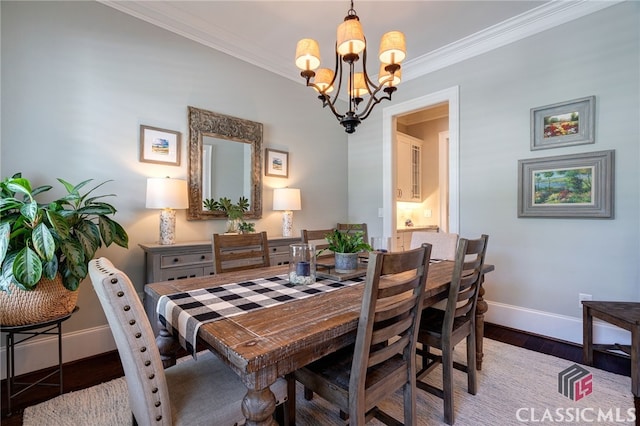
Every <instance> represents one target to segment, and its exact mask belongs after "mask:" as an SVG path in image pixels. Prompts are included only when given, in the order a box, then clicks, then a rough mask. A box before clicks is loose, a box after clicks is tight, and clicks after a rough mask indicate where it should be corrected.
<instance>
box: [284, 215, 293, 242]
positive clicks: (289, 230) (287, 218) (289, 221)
mask: <svg viewBox="0 0 640 426" xmlns="http://www.w3.org/2000/svg"><path fill="white" fill-rule="evenodd" d="M282 236H283V237H292V236H293V212H292V211H291V210H285V211H284V212H283V213H282Z"/></svg>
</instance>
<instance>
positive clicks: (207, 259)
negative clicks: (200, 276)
mask: <svg viewBox="0 0 640 426" xmlns="http://www.w3.org/2000/svg"><path fill="white" fill-rule="evenodd" d="M212 262H213V254H212V253H210V252H208V253H191V254H168V255H163V256H161V257H160V267H161V268H172V267H176V266H186V265H196V264H199V263H207V264H210V263H212Z"/></svg>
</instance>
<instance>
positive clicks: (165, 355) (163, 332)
mask: <svg viewBox="0 0 640 426" xmlns="http://www.w3.org/2000/svg"><path fill="white" fill-rule="evenodd" d="M158 327H159V330H158V336H157V337H156V345H158V350H159V351H160V359H161V360H162V366H163V367H164V368H169V367H171V366H172V365H176V354H177V352H178V349H179V348H180V343H178V341H177V340H176V339H175V338H174V337H173V336H172V335H171V333H169V332H168V331H167V329H166V328H164V326H162V325H161V324H160V323H158Z"/></svg>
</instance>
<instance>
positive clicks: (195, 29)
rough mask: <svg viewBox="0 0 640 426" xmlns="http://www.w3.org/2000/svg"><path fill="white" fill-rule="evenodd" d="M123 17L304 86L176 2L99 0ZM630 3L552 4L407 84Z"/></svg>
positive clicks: (272, 58) (407, 67)
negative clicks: (129, 17) (133, 18)
mask: <svg viewBox="0 0 640 426" xmlns="http://www.w3.org/2000/svg"><path fill="white" fill-rule="evenodd" d="M98 1H99V2H100V3H102V4H104V5H106V6H109V7H112V8H114V9H117V10H119V11H121V12H123V13H126V14H128V15H131V16H134V17H136V18H138V19H141V20H143V21H146V22H149V23H151V24H153V25H156V26H158V27H160V28H163V29H166V30H168V31H171V32H173V33H175V34H178V35H181V36H183V37H186V38H188V39H190V40H193V41H196V42H198V43H200V44H203V45H205V46H208V47H211V48H213V49H215V50H218V51H220V52H223V53H226V54H228V55H230V56H233V57H235V58H237V59H240V60H242V61H244V62H248V63H250V64H252V65H255V66H258V67H260V68H263V69H265V70H267V71H270V72H273V73H275V74H278V75H280V76H282V77H285V78H288V79H290V80H293V81H295V82H296V83H300V84H302V83H303V82H302V79H300V76H299V74H298V72H297V69H295V67H294V66H293V65H292V62H291V61H287V60H286V59H283V58H282V57H280V56H277V55H273V54H269V55H267V54H266V53H267V52H261V51H260V50H258V49H252V43H251V42H250V40H243V39H242V35H241V33H237V34H232V33H230V32H228V31H224V30H222V29H220V28H216V27H212V26H211V25H210V23H208V22H206V21H204V20H203V19H201V18H200V17H197V16H193V15H189V14H187V13H185V12H184V10H182V9H180V8H179V7H175V5H173V4H172V2H162V1H151V2H149V1H127V2H124V1H118V0H98ZM622 1H625V0H571V1H564V0H552V1H549V2H547V3H544V4H542V5H541V6H539V7H537V8H534V9H531V10H529V11H527V12H525V13H522V14H520V15H518V16H515V17H513V18H510V19H507V20H505V21H503V22H501V23H499V24H496V25H494V26H491V27H489V28H486V29H484V30H482V31H479V32H477V33H475V34H472V35H470V36H468V37H465V38H462V39H460V40H458V41H456V42H454V43H451V44H449V45H447V46H443V47H442V48H439V49H436V50H434V51H432V52H430V53H428V54H426V55H422V56H420V57H417V58H414V59H411V60H408V61H406V62H405V63H404V64H403V66H402V74H403V80H404V81H409V80H412V79H415V78H418V77H420V76H423V75H426V74H429V73H432V72H434V71H437V70H439V69H442V68H445V67H448V66H450V65H453V64H456V63H458V62H461V61H464V60H466V59H470V58H473V57H475V56H478V55H481V54H483V53H487V52H489V51H491V50H494V49H497V48H500V47H503V46H506V45H508V44H510V43H514V42H516V41H518V40H522V39H524V38H526V37H530V36H532V35H534V34H537V33H540V32H542V31H545V30H548V29H550V28H554V27H557V26H559V25H562V24H566V23H567V22H570V21H572V20H574V19H578V18H581V17H583V16H586V15H589V14H592V13H595V12H598V11H600V10H602V9H605V8H607V7H610V6H614V5H616V4H618V3H621V2H622Z"/></svg>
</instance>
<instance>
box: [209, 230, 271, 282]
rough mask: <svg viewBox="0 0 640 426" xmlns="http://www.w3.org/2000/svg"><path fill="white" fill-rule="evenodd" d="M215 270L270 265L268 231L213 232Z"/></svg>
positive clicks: (229, 270)
mask: <svg viewBox="0 0 640 426" xmlns="http://www.w3.org/2000/svg"><path fill="white" fill-rule="evenodd" d="M212 245H213V271H214V272H215V273H216V274H219V273H221V272H232V271H241V270H244V269H254V268H262V267H264V266H270V262H269V241H268V240H267V233H266V232H259V233H254V234H213V237H212Z"/></svg>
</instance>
